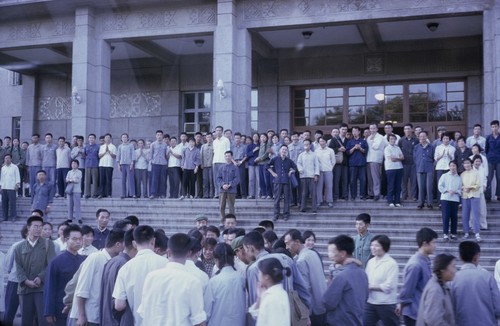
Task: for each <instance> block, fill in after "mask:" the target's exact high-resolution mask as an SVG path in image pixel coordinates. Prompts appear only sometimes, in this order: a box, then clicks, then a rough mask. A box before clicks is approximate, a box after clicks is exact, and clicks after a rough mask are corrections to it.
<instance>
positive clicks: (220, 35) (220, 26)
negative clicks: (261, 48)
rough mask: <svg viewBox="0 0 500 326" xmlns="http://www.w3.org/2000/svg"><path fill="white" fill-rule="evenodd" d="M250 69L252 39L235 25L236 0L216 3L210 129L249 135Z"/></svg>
mask: <svg viewBox="0 0 500 326" xmlns="http://www.w3.org/2000/svg"><path fill="white" fill-rule="evenodd" d="M251 68H252V43H251V36H250V33H249V32H248V30H246V29H238V27H237V26H236V0H218V1H217V27H216V29H215V32H214V81H213V94H214V101H213V117H212V127H215V126H217V125H221V126H223V127H224V128H231V129H234V130H238V131H240V132H242V133H245V134H248V133H249V132H250V121H251V120H250V94H251V88H252V69H251ZM218 80H222V81H223V82H224V90H225V93H226V97H225V98H221V97H220V96H219V90H218V89H217V81H218Z"/></svg>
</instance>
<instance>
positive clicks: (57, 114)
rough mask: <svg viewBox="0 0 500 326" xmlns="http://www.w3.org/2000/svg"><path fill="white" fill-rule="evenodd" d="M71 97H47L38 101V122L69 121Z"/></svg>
mask: <svg viewBox="0 0 500 326" xmlns="http://www.w3.org/2000/svg"><path fill="white" fill-rule="evenodd" d="M71 110H72V109H71V97H69V96H68V97H63V96H47V97H40V98H39V99H38V120H67V119H71Z"/></svg>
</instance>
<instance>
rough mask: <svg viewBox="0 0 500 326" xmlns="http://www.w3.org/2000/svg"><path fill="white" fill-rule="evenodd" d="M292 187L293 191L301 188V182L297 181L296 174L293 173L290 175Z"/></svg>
mask: <svg viewBox="0 0 500 326" xmlns="http://www.w3.org/2000/svg"><path fill="white" fill-rule="evenodd" d="M290 185H291V186H292V188H293V189H295V188H297V187H298V186H299V181H298V180H297V177H296V176H295V173H292V174H291V175H290Z"/></svg>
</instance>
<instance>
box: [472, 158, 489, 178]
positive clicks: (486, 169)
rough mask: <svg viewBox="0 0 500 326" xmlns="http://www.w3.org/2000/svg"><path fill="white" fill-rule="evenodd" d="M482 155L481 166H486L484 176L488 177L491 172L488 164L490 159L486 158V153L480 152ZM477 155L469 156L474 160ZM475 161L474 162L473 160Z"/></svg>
mask: <svg viewBox="0 0 500 326" xmlns="http://www.w3.org/2000/svg"><path fill="white" fill-rule="evenodd" d="M479 155H481V158H482V159H483V162H482V163H481V167H483V168H484V176H485V177H486V178H487V177H488V173H489V171H490V170H489V166H488V159H487V158H486V155H484V154H479ZM474 156H475V155H471V156H469V159H470V160H471V161H472V158H473V157H474ZM472 163H474V162H472Z"/></svg>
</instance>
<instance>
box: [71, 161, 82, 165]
mask: <svg viewBox="0 0 500 326" xmlns="http://www.w3.org/2000/svg"><path fill="white" fill-rule="evenodd" d="M73 163H76V165H77V166H80V162H78V160H71V164H73Z"/></svg>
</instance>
